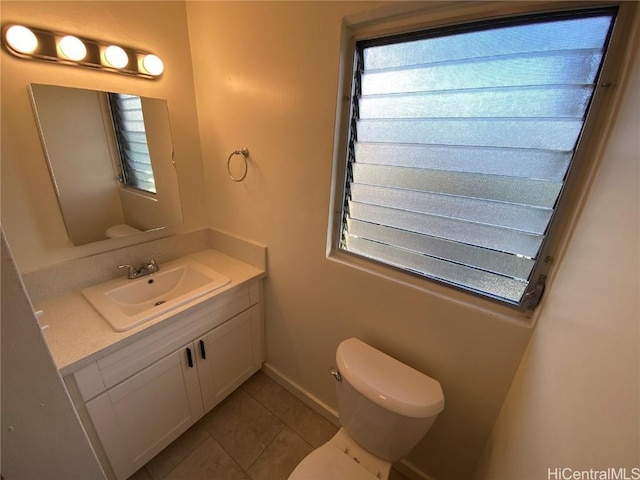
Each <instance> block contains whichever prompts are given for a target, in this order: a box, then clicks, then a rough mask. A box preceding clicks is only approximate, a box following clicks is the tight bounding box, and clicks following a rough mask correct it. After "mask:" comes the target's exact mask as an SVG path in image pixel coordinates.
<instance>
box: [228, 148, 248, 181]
mask: <svg viewBox="0 0 640 480" xmlns="http://www.w3.org/2000/svg"><path fill="white" fill-rule="evenodd" d="M234 155H242V160H244V173H243V174H242V176H241V177H240V178H236V177H234V176H233V175H232V174H231V159H232V158H233V157H234ZM247 157H249V149H248V148H247V147H244V148H243V149H241V150H235V151H234V152H231V155H229V158H228V159H227V173H228V174H229V177H231V180H233V181H234V182H241V181H243V180H244V177H246V176H247V171H248V166H247Z"/></svg>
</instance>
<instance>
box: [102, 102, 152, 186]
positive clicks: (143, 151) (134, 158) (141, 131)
mask: <svg viewBox="0 0 640 480" xmlns="http://www.w3.org/2000/svg"><path fill="white" fill-rule="evenodd" d="M108 95H109V105H110V107H111V115H112V117H113V126H114V131H115V134H116V140H117V143H118V154H119V157H120V167H121V169H122V176H121V180H122V182H123V183H124V184H125V185H127V186H129V187H133V188H137V189H138V190H143V191H145V192H148V193H156V185H155V179H154V177H153V167H152V165H151V155H150V154H149V145H148V143H147V134H146V131H145V128H144V116H143V111H142V101H141V99H140V97H138V96H137V95H127V94H124V93H109V94H108Z"/></svg>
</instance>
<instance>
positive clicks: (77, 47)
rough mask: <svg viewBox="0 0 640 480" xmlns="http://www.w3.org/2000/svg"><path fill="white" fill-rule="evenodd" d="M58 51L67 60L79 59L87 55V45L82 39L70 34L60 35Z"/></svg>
mask: <svg viewBox="0 0 640 480" xmlns="http://www.w3.org/2000/svg"><path fill="white" fill-rule="evenodd" d="M59 46H60V52H61V53H62V55H64V56H65V57H67V58H68V59H69V60H75V61H80V60H82V59H83V58H84V57H85V56H86V55H87V47H85V46H84V43H82V40H80V39H79V38H77V37H74V36H72V35H67V36H66V37H62V39H61V40H60V44H59Z"/></svg>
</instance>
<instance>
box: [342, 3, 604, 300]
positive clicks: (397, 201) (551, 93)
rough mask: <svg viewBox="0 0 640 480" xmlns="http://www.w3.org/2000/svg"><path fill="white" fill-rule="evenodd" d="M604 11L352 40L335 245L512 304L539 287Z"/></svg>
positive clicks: (595, 65)
mask: <svg viewBox="0 0 640 480" xmlns="http://www.w3.org/2000/svg"><path fill="white" fill-rule="evenodd" d="M614 17H615V9H606V10H602V9H600V10H594V9H591V10H588V11H577V12H576V11H573V12H570V13H566V14H558V13H555V14H553V15H546V16H537V17H531V16H529V17H526V18H525V17H522V18H512V19H508V20H504V19H502V20H500V21H494V22H485V23H476V24H470V25H463V26H457V27H455V28H449V29H437V30H429V31H423V32H418V33H412V34H409V35H401V36H396V37H385V38H380V39H370V40H366V41H361V42H358V43H357V45H356V55H355V57H356V58H355V61H354V63H355V67H354V77H353V91H352V105H351V121H350V129H349V141H348V152H347V169H346V171H347V173H346V176H345V177H346V181H345V185H344V205H343V212H342V222H341V236H340V245H339V247H340V248H341V249H343V250H346V251H348V252H351V253H354V254H357V255H360V256H364V257H367V258H370V259H372V260H375V261H377V262H381V263H384V264H387V265H391V266H393V267H397V268H400V269H403V270H406V271H409V272H412V273H416V274H418V275H421V276H424V277H428V278H431V279H434V280H437V281H440V282H444V283H446V284H449V285H452V286H455V287H459V288H462V289H465V290H469V291H472V292H474V293H477V294H481V295H484V296H488V297H490V298H493V299H496V300H499V301H503V302H506V303H510V304H514V305H518V306H523V305H524V304H525V302H526V301H527V300H529V299H530V298H531V297H532V296H533V295H534V292H538V293H539V292H540V291H541V286H540V285H541V282H543V280H544V275H542V274H539V272H538V273H536V275H535V278H534V272H536V265H537V263H538V262H539V260H540V258H541V256H540V252H541V250H542V248H543V246H544V242H545V238H546V237H547V235H548V232H549V230H550V228H553V220H554V212H555V211H556V209H557V206H558V202H559V200H560V198H561V195H562V194H563V192H564V186H565V182H566V178H567V175H568V172H569V171H570V167H571V166H572V160H573V157H574V153H575V151H576V148H577V145H578V142H579V140H580V135H581V132H582V131H583V128H584V125H585V121H586V119H587V115H588V110H589V106H590V103H591V99H592V96H593V93H594V89H595V86H596V84H597V79H598V74H599V72H600V70H601V67H602V62H603V59H604V56H605V53H606V48H607V44H608V41H609V37H610V33H611V29H612V26H613V22H614ZM538 296H539V295H538ZM534 303H535V302H534ZM526 307H527V308H532V307H533V305H531V304H527V305H526Z"/></svg>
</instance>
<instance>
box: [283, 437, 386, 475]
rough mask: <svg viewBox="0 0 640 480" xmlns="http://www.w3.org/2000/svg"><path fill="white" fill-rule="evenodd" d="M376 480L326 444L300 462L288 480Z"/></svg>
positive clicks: (329, 444)
mask: <svg viewBox="0 0 640 480" xmlns="http://www.w3.org/2000/svg"><path fill="white" fill-rule="evenodd" d="M328 478H330V479H332V480H378V478H377V477H376V476H375V475H373V474H372V473H371V472H369V471H368V470H365V469H364V467H361V466H360V465H359V464H358V463H356V462H355V461H354V460H352V459H351V458H349V457H348V456H347V455H345V454H344V453H342V452H341V451H340V450H338V449H337V448H336V447H335V446H333V445H332V444H331V443H329V442H327V443H325V444H324V445H323V446H321V447H320V448H317V449H315V450H314V451H313V452H311V453H310V454H309V455H307V457H306V458H305V459H304V460H302V462H300V464H299V465H298V466H297V467H296V468H295V470H294V471H293V472H292V473H291V475H290V476H289V480H318V479H328Z"/></svg>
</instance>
